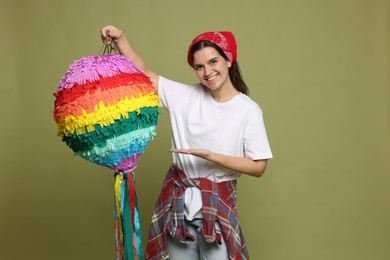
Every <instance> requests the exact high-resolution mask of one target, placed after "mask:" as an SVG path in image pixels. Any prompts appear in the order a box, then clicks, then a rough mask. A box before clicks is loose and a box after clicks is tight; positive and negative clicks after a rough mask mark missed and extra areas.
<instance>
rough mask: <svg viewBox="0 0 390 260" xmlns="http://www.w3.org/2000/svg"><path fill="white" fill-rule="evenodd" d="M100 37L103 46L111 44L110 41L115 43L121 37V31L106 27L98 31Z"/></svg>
mask: <svg viewBox="0 0 390 260" xmlns="http://www.w3.org/2000/svg"><path fill="white" fill-rule="evenodd" d="M100 35H101V37H102V41H103V44H106V45H107V44H111V43H112V41H115V40H117V39H119V38H121V37H122V31H121V30H119V29H118V28H116V27H114V26H112V25H107V26H104V27H102V28H101V29H100Z"/></svg>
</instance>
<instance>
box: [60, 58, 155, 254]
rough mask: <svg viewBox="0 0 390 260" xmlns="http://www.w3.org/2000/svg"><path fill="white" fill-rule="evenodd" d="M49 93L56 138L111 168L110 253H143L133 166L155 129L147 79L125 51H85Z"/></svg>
mask: <svg viewBox="0 0 390 260" xmlns="http://www.w3.org/2000/svg"><path fill="white" fill-rule="evenodd" d="M54 96H55V98H56V99H55V103H54V111H53V116H54V120H55V122H56V124H57V126H58V135H59V136H60V137H61V138H62V141H64V142H65V143H66V145H67V146H68V147H69V148H71V149H72V151H73V152H74V154H75V155H77V156H81V157H82V158H84V159H86V160H88V161H90V162H92V163H96V164H98V165H102V166H105V167H108V168H110V169H112V170H114V171H115V174H114V176H115V207H114V215H115V219H116V223H115V228H116V232H115V236H116V258H117V259H143V250H142V247H141V237H142V234H141V227H140V221H139V212H138V206H137V196H136V193H135V174H134V169H135V168H136V167H137V160H138V158H139V156H140V155H141V154H142V153H143V152H144V150H145V148H146V147H147V146H148V144H149V142H150V141H151V140H152V139H153V137H154V135H155V134H156V125H157V118H158V113H159V111H158V108H159V97H158V95H157V93H156V91H155V89H154V87H153V86H152V83H151V81H150V79H149V78H148V77H147V76H146V75H145V74H144V73H143V71H141V70H140V69H139V68H137V67H136V66H135V65H134V64H133V63H132V62H131V60H129V59H128V58H127V57H125V56H122V55H119V54H105V55H97V56H85V57H82V58H81V59H79V60H76V61H74V62H73V63H72V64H71V65H70V66H69V69H68V71H67V72H66V74H65V75H64V76H63V77H62V80H61V81H60V83H59V85H58V87H57V91H56V92H55V93H54Z"/></svg>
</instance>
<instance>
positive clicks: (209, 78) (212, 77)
mask: <svg viewBox="0 0 390 260" xmlns="http://www.w3.org/2000/svg"><path fill="white" fill-rule="evenodd" d="M217 76H218V75H213V76H211V77H208V78H206V80H207V81H209V80H213V79H215V78H216V77H217Z"/></svg>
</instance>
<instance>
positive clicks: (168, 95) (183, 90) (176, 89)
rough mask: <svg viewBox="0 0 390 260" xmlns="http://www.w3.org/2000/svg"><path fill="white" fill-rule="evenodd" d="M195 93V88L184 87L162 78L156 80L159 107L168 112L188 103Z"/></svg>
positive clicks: (181, 84) (184, 85) (190, 86)
mask: <svg viewBox="0 0 390 260" xmlns="http://www.w3.org/2000/svg"><path fill="white" fill-rule="evenodd" d="M195 91H196V86H192V85H186V84H183V83H179V82H176V81H173V80H169V79H167V78H164V77H162V76H160V77H159V80H158V95H159V97H160V103H161V105H162V106H163V107H164V108H165V109H167V110H168V111H170V110H171V109H174V108H175V107H176V106H178V105H180V104H182V103H184V102H186V101H188V100H189V99H190V98H191V95H193V94H194V93H195Z"/></svg>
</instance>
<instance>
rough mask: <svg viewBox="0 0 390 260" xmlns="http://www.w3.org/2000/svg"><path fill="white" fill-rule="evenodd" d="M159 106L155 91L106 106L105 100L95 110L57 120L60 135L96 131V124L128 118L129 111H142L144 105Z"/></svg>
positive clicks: (102, 125)
mask: <svg viewBox="0 0 390 260" xmlns="http://www.w3.org/2000/svg"><path fill="white" fill-rule="evenodd" d="M158 106H160V104H159V97H158V96H157V95H156V94H154V93H151V94H148V95H145V96H143V95H142V94H140V96H139V97H138V98H130V99H129V98H128V97H126V98H125V99H122V100H120V101H119V102H118V103H116V104H115V105H111V106H106V105H104V103H103V102H100V103H99V106H96V107H95V111H94V112H91V113H87V112H86V111H85V110H84V109H83V110H82V112H83V114H82V115H81V116H74V115H70V116H67V117H66V118H65V119H61V120H59V121H58V122H57V126H58V136H61V137H62V136H64V135H71V134H73V133H74V132H75V131H76V133H77V134H78V135H81V134H85V133H86V132H92V131H95V127H94V125H100V126H101V127H105V126H109V125H112V124H114V123H115V120H119V119H120V118H121V117H123V118H128V117H129V116H128V113H129V112H133V111H137V112H138V113H140V111H141V108H143V107H158Z"/></svg>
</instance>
